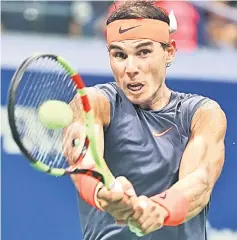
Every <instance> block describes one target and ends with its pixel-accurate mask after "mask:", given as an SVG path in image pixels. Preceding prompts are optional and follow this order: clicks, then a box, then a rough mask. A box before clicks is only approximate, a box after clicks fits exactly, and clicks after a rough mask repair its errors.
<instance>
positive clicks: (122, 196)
mask: <svg viewBox="0 0 237 240" xmlns="http://www.w3.org/2000/svg"><path fill="white" fill-rule="evenodd" d="M116 181H117V182H118V183H119V184H120V185H121V189H111V190H108V189H107V188H106V187H105V186H104V187H103V188H101V189H100V190H99V191H98V193H97V200H98V202H99V204H100V206H101V207H102V209H104V210H105V211H107V212H108V213H109V214H110V215H111V216H112V217H114V219H115V220H116V222H117V223H118V224H120V223H123V222H124V220H127V219H128V218H129V216H131V215H132V214H133V205H132V199H133V198H136V197H137V196H136V193H135V190H134V188H133V185H132V183H130V182H129V181H128V180H127V179H126V178H125V177H117V178H116Z"/></svg>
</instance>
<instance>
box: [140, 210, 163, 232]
mask: <svg viewBox="0 0 237 240" xmlns="http://www.w3.org/2000/svg"><path fill="white" fill-rule="evenodd" d="M163 224H164V219H163V218H162V217H161V215H160V212H158V211H154V214H153V215H151V217H149V218H148V219H146V220H145V221H144V222H143V224H142V225H141V229H142V231H143V232H144V233H146V234H148V233H151V232H154V231H156V230H158V229H160V228H161V227H162V226H163Z"/></svg>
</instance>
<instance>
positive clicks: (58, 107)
mask: <svg viewBox="0 0 237 240" xmlns="http://www.w3.org/2000/svg"><path fill="white" fill-rule="evenodd" d="M38 117H39V120H40V122H41V123H42V124H43V125H44V126H45V127H46V128H48V129H59V128H65V127H67V126H68V125H69V124H70V123H71V122H72V121H73V111H72V109H71V107H70V106H69V105H68V104H67V103H65V102H62V101H58V100H50V101H46V102H44V103H43V104H42V105H41V106H40V107H39V110H38Z"/></svg>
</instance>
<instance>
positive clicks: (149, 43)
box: [135, 42, 153, 49]
mask: <svg viewBox="0 0 237 240" xmlns="http://www.w3.org/2000/svg"><path fill="white" fill-rule="evenodd" d="M152 45H153V42H143V43H140V44H138V45H137V46H136V47H135V48H136V49H138V48H141V47H147V46H152Z"/></svg>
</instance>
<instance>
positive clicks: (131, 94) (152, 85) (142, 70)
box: [109, 39, 174, 105]
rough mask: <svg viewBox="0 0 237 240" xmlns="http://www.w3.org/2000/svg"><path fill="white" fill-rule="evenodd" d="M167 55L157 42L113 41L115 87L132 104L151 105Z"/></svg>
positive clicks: (112, 65)
mask: <svg viewBox="0 0 237 240" xmlns="http://www.w3.org/2000/svg"><path fill="white" fill-rule="evenodd" d="M170 54H174V53H170V52H169V51H168V50H164V49H163V48H162V46H161V44H160V43H158V42H155V41H151V40H146V39H141V40H125V41H121V42H113V43H112V44H111V45H110V46H109V56H110V64H111V68H112V71H113V74H114V77H115V80H116V82H117V84H118V86H119V87H120V88H121V89H122V90H123V91H124V93H125V95H126V96H127V98H128V99H129V100H130V101H131V102H132V103H134V104H139V105H141V104H145V105H146V104H148V105H149V104H150V102H152V100H153V99H154V98H155V97H156V93H157V92H158V89H159V88H160V86H161V85H162V84H163V83H164V79H165V74H166V65H167V63H169V62H168V60H167V59H168V57H169V55H170Z"/></svg>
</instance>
